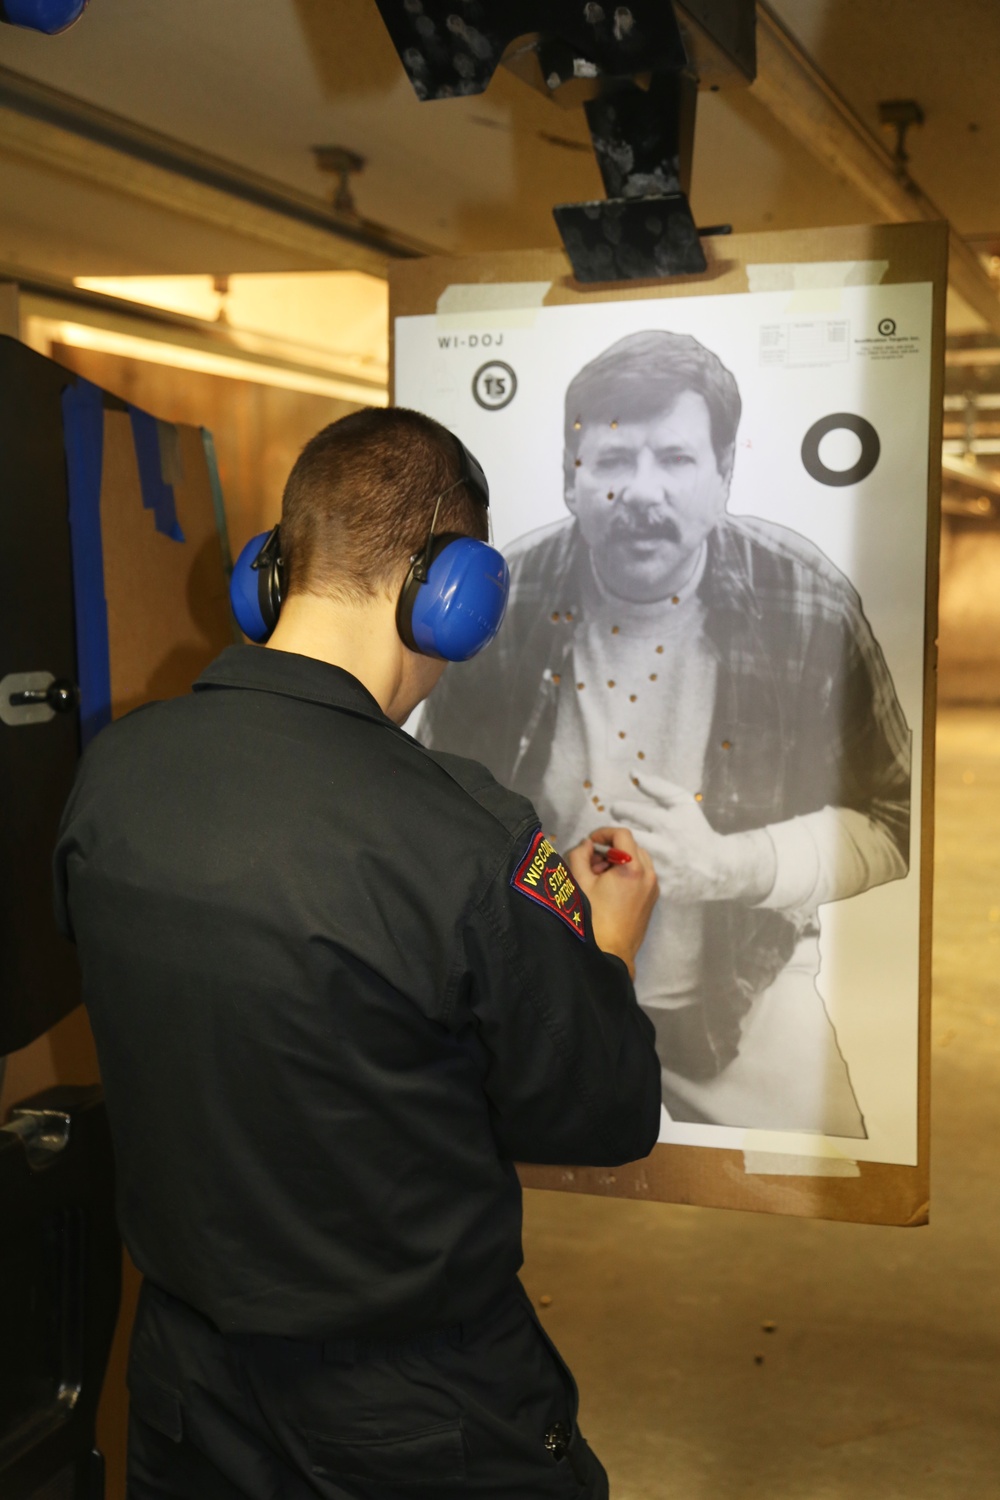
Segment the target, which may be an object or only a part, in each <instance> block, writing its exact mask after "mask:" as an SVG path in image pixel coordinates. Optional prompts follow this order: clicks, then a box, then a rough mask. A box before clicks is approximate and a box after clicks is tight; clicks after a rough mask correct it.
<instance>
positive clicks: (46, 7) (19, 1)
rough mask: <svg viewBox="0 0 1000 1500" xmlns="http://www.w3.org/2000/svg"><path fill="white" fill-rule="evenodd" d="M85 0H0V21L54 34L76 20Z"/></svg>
mask: <svg viewBox="0 0 1000 1500" xmlns="http://www.w3.org/2000/svg"><path fill="white" fill-rule="evenodd" d="M86 5H87V0H0V21H6V22H7V23H8V24H9V25H10V26H26V27H27V28H28V29H29V30H30V31H44V32H45V34H46V35H47V36H55V34H56V33H57V32H59V31H65V30H66V28H67V27H68V26H72V25H73V22H74V21H78V20H79V19H80V17H81V16H82V15H83V12H84V10H85V8H86Z"/></svg>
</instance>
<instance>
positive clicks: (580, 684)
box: [577, 682, 584, 693]
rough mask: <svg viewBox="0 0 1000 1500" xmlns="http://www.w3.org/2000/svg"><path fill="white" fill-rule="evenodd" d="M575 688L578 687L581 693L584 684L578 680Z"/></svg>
mask: <svg viewBox="0 0 1000 1500" xmlns="http://www.w3.org/2000/svg"><path fill="white" fill-rule="evenodd" d="M577 688H578V689H579V691H580V692H581V693H582V692H583V689H584V684H583V683H582V682H578V683H577Z"/></svg>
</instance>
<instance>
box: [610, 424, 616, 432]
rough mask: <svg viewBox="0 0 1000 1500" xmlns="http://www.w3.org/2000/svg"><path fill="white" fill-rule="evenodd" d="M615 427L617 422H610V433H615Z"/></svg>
mask: <svg viewBox="0 0 1000 1500" xmlns="http://www.w3.org/2000/svg"><path fill="white" fill-rule="evenodd" d="M617 426H618V423H617V422H612V424H611V430H612V432H614V431H615V429H616V428H617Z"/></svg>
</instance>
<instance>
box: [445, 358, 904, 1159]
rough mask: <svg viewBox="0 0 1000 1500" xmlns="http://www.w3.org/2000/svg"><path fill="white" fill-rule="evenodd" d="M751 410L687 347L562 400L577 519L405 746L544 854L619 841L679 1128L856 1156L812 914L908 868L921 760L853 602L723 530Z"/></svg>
mask: <svg viewBox="0 0 1000 1500" xmlns="http://www.w3.org/2000/svg"><path fill="white" fill-rule="evenodd" d="M740 408H741V403H740V395H739V390H738V388H737V385H736V381H735V380H734V378H733V376H732V374H731V373H730V371H729V370H727V369H726V368H725V366H724V365H723V364H722V362H721V361H720V360H719V359H718V357H717V356H716V355H715V354H714V353H712V352H711V351H710V350H708V349H706V348H705V347H704V346H703V345H702V344H700V343H699V342H698V340H697V339H695V338H692V337H690V336H689V335H686V334H677V333H670V332H665V331H661V330H650V331H647V332H642V333H635V334H630V335H628V336H627V337H625V338H623V339H620V340H619V341H618V342H617V343H615V344H613V345H612V346H611V348H609V349H607V350H605V351H604V353H602V354H601V355H599V356H598V357H597V358H596V359H594V360H593V361H592V362H591V363H590V364H588V365H587V366H585V367H584V368H583V369H582V370H581V371H580V372H579V374H578V375H577V376H576V377H575V378H574V379H573V381H572V382H571V383H570V385H569V388H568V390H567V392H566V407H565V447H564V453H565V498H566V504H567V507H568V509H569V511H570V516H569V518H568V519H566V520H564V521H560V522H557V523H556V524H555V525H552V526H548V527H545V528H544V529H542V530H541V531H536V532H532V533H530V534H529V535H528V536H526V537H523V538H522V539H521V540H520V541H518V542H516V543H514V544H513V546H512V547H511V548H510V549H508V554H507V555H508V559H509V562H510V566H511V578H512V583H511V600H510V606H509V610H508V618H507V624H506V628H505V630H504V633H503V635H502V636H501V637H500V638H499V639H498V640H497V641H496V642H495V643H494V644H493V645H492V646H491V647H490V648H488V649H487V650H486V651H485V652H484V653H483V654H482V656H481V657H479V659H478V660H477V661H476V662H475V663H473V665H472V666H471V667H470V670H469V672H468V674H467V675H466V677H465V679H464V680H463V682H462V696H461V701H459V699H458V696H457V694H456V693H455V692H453V690H452V684H450V683H446V684H445V685H444V687H443V690H442V692H441V693H440V694H439V695H437V696H436V698H435V699H434V700H433V702H431V703H430V704H429V705H428V707H427V710H426V713H425V716H424V718H423V720H422V724H421V729H420V734H421V738H422V739H423V740H424V742H425V743H426V744H428V745H430V746H433V747H435V748H441V749H450V750H454V751H458V752H459V753H462V754H469V755H474V756H476V757H477V759H480V760H482V761H483V763H484V764H486V765H488V766H489V767H490V769H491V770H492V771H493V773H494V775H495V776H496V777H497V779H498V780H499V781H502V782H503V783H504V784H505V785H507V786H510V787H512V788H514V789H515V790H516V791H519V792H520V793H521V794H522V795H524V796H527V797H530V798H531V799H532V801H533V802H534V804H535V805H536V806H537V807H538V808H539V811H540V813H541V816H542V818H543V819H544V821H545V822H546V824H547V826H550V827H552V828H553V829H554V830H555V836H556V837H557V838H560V839H563V840H572V839H573V838H574V837H575V836H577V833H578V832H579V831H581V830H583V829H585V828H586V827H587V825H588V822H589V820H590V819H592V818H593V817H594V816H595V814H596V815H598V816H612V817H615V818H618V819H621V820H622V821H623V822H626V823H628V824H629V826H631V827H635V828H636V829H638V830H639V831H640V833H641V835H642V836H643V837H644V838H645V841H646V843H647V844H648V847H649V849H650V852H651V853H652V855H653V858H654V861H655V863H656V868H657V874H658V876H659V880H660V892H661V899H660V903H659V906H658V908H657V911H656V913H655V914H654V918H653V921H652V923H651V926H650V932H649V938H648V940H647V942H646V944H645V945H644V948H643V952H642V955H641V956H640V959H639V966H638V978H637V990H638V994H639V998H640V1002H641V1004H642V1005H643V1007H644V1008H645V1010H646V1012H647V1014H648V1015H649V1016H650V1017H651V1018H652V1019H653V1021H654V1023H655V1025H656V1030H657V1045H658V1051H659V1055H660V1059H661V1062H662V1065H663V1100H664V1104H665V1106H666V1108H667V1111H668V1113H669V1114H670V1116H671V1117H672V1118H673V1119H675V1120H679V1121H688V1122H693V1123H701V1124H714V1125H731V1126H742V1127H750V1126H756V1127H760V1128H763V1129H781V1130H808V1131H822V1132H824V1133H826V1134H830V1135H835V1136H847V1137H861V1136H863V1135H864V1134H865V1127H864V1122H863V1118H862V1115H861V1111H860V1109H859V1106H858V1103H857V1100H856V1098H855V1096H854V1092H853V1089H852V1087H851V1083H850V1079H849V1075H848V1071H847V1067H846V1064H845V1061H844V1059H843V1057H842V1056H841V1053H840V1050H839V1046H838V1043H837V1038H836V1034H835V1032H834V1028H833V1026H832V1024H831V1022H830V1019H829V1017H828V1016H827V1014H826V1011H825V1008H824V1005H823V1002H822V999H821V997H820V995H819V992H818V990H817V988H816V975H817V973H818V969H819V945H818V939H819V925H818V908H819V907H820V906H821V905H822V904H823V903H825V902H828V901H837V900H843V899H845V898H846V897H849V896H852V895H855V894H857V893H858V892H860V891H864V890H867V889H868V888H869V887H871V886H874V885H878V884H881V883H883V882H884V881H888V880H894V879H898V878H899V877H901V876H903V875H905V873H906V870H907V862H908V853H909V796H910V742H909V731H908V729H907V725H906V722H905V720H904V718H903V715H902V712H901V710H900V707H899V704H898V702H897V700H896V695H895V690H894V687H893V683H892V679H891V677H890V675H889V672H888V670H887V668H886V665H885V662H884V660H883V657H882V653H881V651H880V649H879V647H878V644H877V642H876V641H875V639H874V637H873V635H872V632H871V628H870V626H869V625H868V622H867V620H866V619H865V616H864V612H863V609H862V605H861V601H860V599H859V598H858V595H857V593H856V592H855V590H854V588H853V587H852V586H851V584H850V582H849V581H848V580H847V579H846V578H845V577H844V576H843V575H842V574H841V573H840V572H838V570H837V569H836V568H835V567H834V566H833V565H832V563H831V562H830V561H829V560H828V559H827V558H826V557H825V556H824V555H823V554H822V553H821V552H820V551H819V549H818V548H817V547H816V546H814V545H813V544H812V543H811V542H809V541H807V540H805V539H804V538H803V537H801V536H799V535H798V534H797V533H795V532H793V531H790V530H788V529H786V528H784V527H781V526H777V525H775V524H773V523H772V522H768V521H762V520H758V519H755V518H753V517H748V516H734V515H730V514H729V513H728V511H727V502H728V497H729V488H730V481H731V479H732V472H733V462H734V457H735V452H736V433H737V428H738V424H739V418H740Z"/></svg>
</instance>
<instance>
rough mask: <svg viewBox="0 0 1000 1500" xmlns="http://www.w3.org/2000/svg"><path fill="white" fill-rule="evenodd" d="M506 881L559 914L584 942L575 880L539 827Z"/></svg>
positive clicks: (524, 894) (581, 906) (579, 900)
mask: <svg viewBox="0 0 1000 1500" xmlns="http://www.w3.org/2000/svg"><path fill="white" fill-rule="evenodd" d="M510 883H511V885H512V886H513V887H514V889H515V890H517V891H520V892H521V894H522V895H523V896H529V897H530V898H531V900H532V901H537V902H538V904H539V906H547V907H548V908H549V911H554V912H555V914H556V916H557V917H562V919H563V921H564V922H565V923H566V926H567V927H568V928H569V929H570V931H571V932H575V933H576V935H577V937H578V938H579V939H580V941H581V942H586V940H587V931H586V927H585V926H584V914H583V901H582V900H581V897H580V892H579V890H578V889H577V885H576V881H575V880H573V878H572V876H571V875H570V873H569V871H568V870H567V868H566V865H565V862H564V861H563V858H562V855H561V854H559V853H558V851H557V849H556V846H555V844H553V842H552V840H551V839H549V838H546V836H545V834H544V833H543V832H542V830H541V829H539V830H538V832H537V833H536V834H535V835H534V837H533V838H532V840H531V843H530V844H529V845H528V852H527V854H526V855H525V856H524V858H523V859H522V861H521V863H520V864H519V865H518V867H517V869H516V870H515V871H514V873H513V875H512V876H511V880H510Z"/></svg>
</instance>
